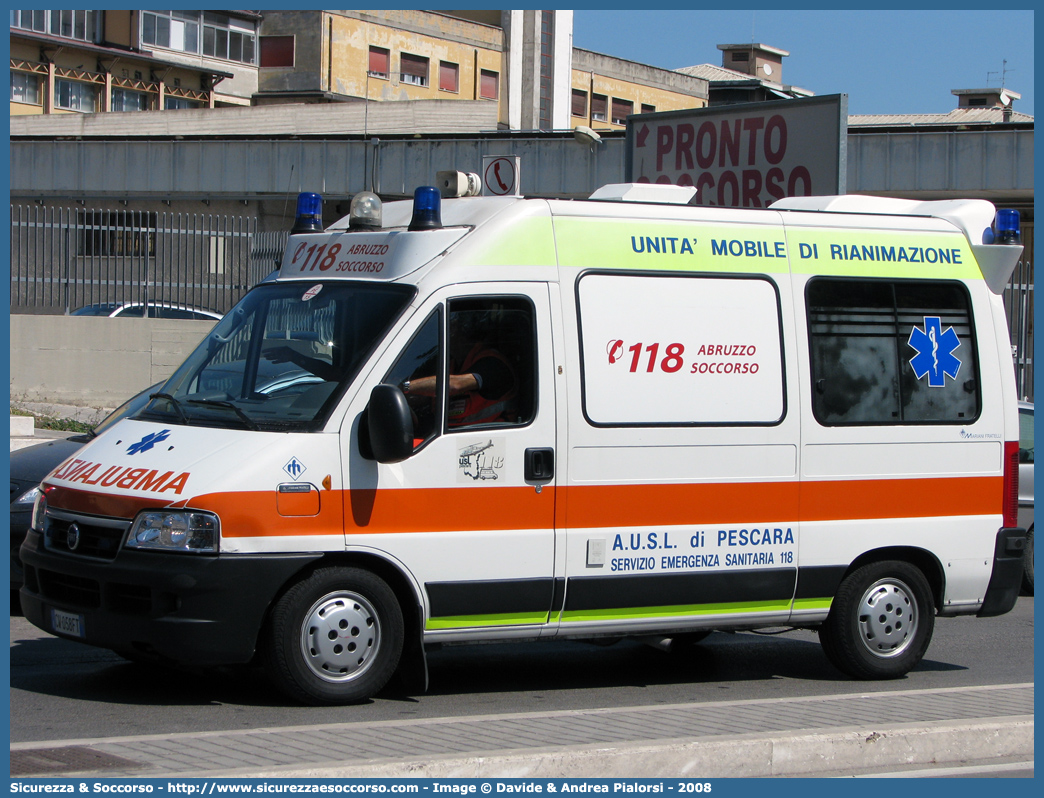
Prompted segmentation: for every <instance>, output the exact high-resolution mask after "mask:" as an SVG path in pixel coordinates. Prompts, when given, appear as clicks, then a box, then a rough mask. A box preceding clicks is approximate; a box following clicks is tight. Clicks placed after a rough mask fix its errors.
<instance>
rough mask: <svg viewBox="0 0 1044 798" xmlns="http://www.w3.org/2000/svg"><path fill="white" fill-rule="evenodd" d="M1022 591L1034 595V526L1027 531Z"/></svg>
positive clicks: (1023, 559)
mask: <svg viewBox="0 0 1044 798" xmlns="http://www.w3.org/2000/svg"><path fill="white" fill-rule="evenodd" d="M1022 591H1023V592H1024V593H1025V594H1026V595H1027V596H1032V595H1033V527H1030V528H1029V531H1028V532H1027V533H1026V552H1025V554H1023V555H1022Z"/></svg>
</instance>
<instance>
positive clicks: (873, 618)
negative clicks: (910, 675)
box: [859, 579, 918, 658]
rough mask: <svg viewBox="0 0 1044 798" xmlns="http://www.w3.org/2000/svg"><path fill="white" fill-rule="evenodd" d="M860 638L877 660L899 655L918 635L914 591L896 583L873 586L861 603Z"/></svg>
mask: <svg viewBox="0 0 1044 798" xmlns="http://www.w3.org/2000/svg"><path fill="white" fill-rule="evenodd" d="M860 608H861V609H860V613H859V638H860V639H861V640H862V641H863V645H864V646H866V649H867V651H869V652H870V653H871V654H873V655H874V656H876V657H882V658H889V657H897V656H899V655H900V654H902V653H903V652H904V651H905V650H906V649H907V648H908V647H909V645H910V644H911V643H912V642H913V639H914V633H915V632H916V631H917V621H918V618H917V606H916V604H915V602H914V600H913V591H912V590H910V588H909V587H907V586H906V585H905V584H903V583H902V582H900V581H899V580H898V579H882V580H880V581H878V582H875V583H874V584H873V585H871V586H870V588H869V589H868V590H867V591H866V592H865V593H864V594H863V598H862V600H861V601H860Z"/></svg>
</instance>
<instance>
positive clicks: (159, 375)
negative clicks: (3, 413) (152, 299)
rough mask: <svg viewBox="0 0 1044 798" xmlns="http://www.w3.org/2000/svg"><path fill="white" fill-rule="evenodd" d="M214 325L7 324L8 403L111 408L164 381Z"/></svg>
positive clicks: (81, 319) (53, 319) (42, 319)
mask: <svg viewBox="0 0 1044 798" xmlns="http://www.w3.org/2000/svg"><path fill="white" fill-rule="evenodd" d="M213 326H214V325H213V323H212V322H206V321H182V320H169V319H109V318H96V317H91V316H12V317H11V401H12V402H16V403H17V402H45V403H52V404H61V405H79V406H83V407H116V406H117V405H119V404H121V403H122V402H123V401H124V400H125V399H128V398H130V397H131V396H133V395H134V394H136V393H138V392H139V391H141V390H142V389H143V388H147V387H148V386H150V385H152V384H153V383H155V382H159V381H160V380H162V379H164V378H166V377H169V376H170V375H171V374H173V373H174V369H175V368H177V367H178V365H180V364H181V362H182V361H183V360H184V359H185V357H186V356H187V355H188V354H189V353H190V352H191V351H192V350H193V349H194V348H195V346H196V344H198V343H199V342H200V340H202V338H203V336H204V335H206V334H207V333H208V332H209V331H210V329H211V327H213Z"/></svg>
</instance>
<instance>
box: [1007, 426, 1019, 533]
mask: <svg viewBox="0 0 1044 798" xmlns="http://www.w3.org/2000/svg"><path fill="white" fill-rule="evenodd" d="M1018 523H1019V442H1018V441H1006V442H1005V444H1004V526H1006V527H1014V526H1017V525H1018Z"/></svg>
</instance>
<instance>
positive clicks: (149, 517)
mask: <svg viewBox="0 0 1044 798" xmlns="http://www.w3.org/2000/svg"><path fill="white" fill-rule="evenodd" d="M220 538H221V522H220V521H219V520H218V517H217V516H216V515H214V514H213V513H201V512H198V511H196V512H194V511H191V510H150V511H148V512H144V513H140V514H139V515H138V517H137V518H135V519H134V523H133V524H132V525H131V530H130V534H129V535H128V536H127V547H128V548H132V549H160V550H162V551H188V552H193V553H195V554H216V553H217V551H218V541H219V540H220Z"/></svg>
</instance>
